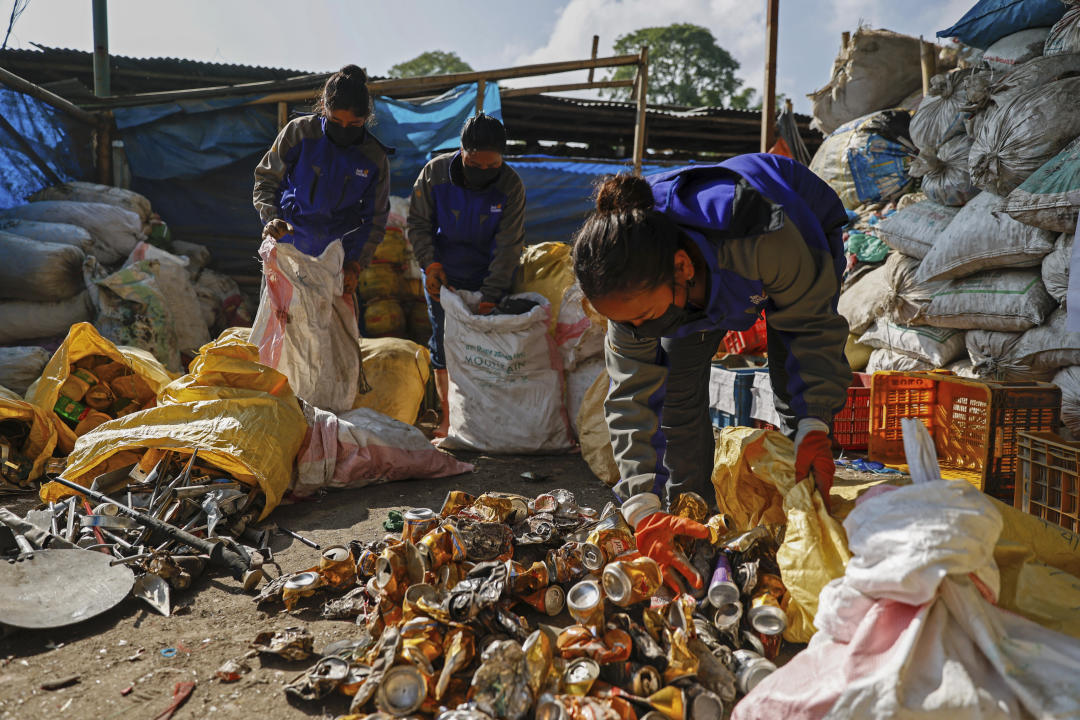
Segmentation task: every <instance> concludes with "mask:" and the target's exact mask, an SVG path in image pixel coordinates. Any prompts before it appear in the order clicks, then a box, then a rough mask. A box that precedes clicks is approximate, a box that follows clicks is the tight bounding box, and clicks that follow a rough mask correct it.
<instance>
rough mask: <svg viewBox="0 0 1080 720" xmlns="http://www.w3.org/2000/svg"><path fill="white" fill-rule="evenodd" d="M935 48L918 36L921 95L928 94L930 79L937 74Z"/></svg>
mask: <svg viewBox="0 0 1080 720" xmlns="http://www.w3.org/2000/svg"><path fill="white" fill-rule="evenodd" d="M936 55H937V48H936V47H935V46H934V44H933V43H928V42H926V41H925V40H923V39H922V35H920V36H919V60H920V61H921V62H922V94H923V97H926V96H927V95H929V94H930V78H932V77H934V75H935V74H936V73H937V57H936Z"/></svg>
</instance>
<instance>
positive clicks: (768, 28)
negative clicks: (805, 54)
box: [761, 0, 780, 152]
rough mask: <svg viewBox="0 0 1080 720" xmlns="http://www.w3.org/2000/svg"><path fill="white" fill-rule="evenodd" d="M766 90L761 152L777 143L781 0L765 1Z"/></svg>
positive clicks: (762, 102)
mask: <svg viewBox="0 0 1080 720" xmlns="http://www.w3.org/2000/svg"><path fill="white" fill-rule="evenodd" d="M765 3H766V14H765V89H764V90H763V91H762V92H763V97H762V98H761V152H769V148H771V147H772V146H773V144H774V143H775V142H776V34H777V30H778V26H779V23H780V0H765Z"/></svg>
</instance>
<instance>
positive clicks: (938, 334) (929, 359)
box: [859, 319, 964, 368]
mask: <svg viewBox="0 0 1080 720" xmlns="http://www.w3.org/2000/svg"><path fill="white" fill-rule="evenodd" d="M859 342H860V343H861V344H863V345H869V346H870V347H872V348H877V349H887V350H892V351H893V352H898V353H902V354H904V355H910V356H911V357H913V358H916V359H918V360H921V361H922V362H924V363H927V364H928V365H930V366H931V367H935V368H939V367H943V366H945V365H946V364H948V363H950V362H952V361H953V360H955V359H956V358H958V357H960V356H961V355H963V354H964V333H963V332H962V331H960V330H953V329H949V328H936V327H906V326H904V325H897V324H896V323H893V322H890V321H888V320H884V319H879V320H878V321H877V322H875V323H874V324H873V325H872V326H870V329H869V330H867V331H866V332H865V333H863V335H862V337H860V338H859Z"/></svg>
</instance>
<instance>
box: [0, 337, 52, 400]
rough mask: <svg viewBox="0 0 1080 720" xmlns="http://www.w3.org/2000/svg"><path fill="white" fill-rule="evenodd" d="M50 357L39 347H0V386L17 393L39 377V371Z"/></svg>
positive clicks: (20, 393) (24, 391) (20, 392)
mask: <svg viewBox="0 0 1080 720" xmlns="http://www.w3.org/2000/svg"><path fill="white" fill-rule="evenodd" d="M50 357H52V356H51V355H50V354H49V353H47V352H45V348H40V347H0V387H6V388H7V389H8V390H12V391H14V392H16V393H18V394H19V395H25V394H26V388H28V387H30V385H31V383H33V382H34V381H35V380H37V379H38V378H39V377H41V371H42V370H44V369H45V364H46V363H47V362H49V358H50Z"/></svg>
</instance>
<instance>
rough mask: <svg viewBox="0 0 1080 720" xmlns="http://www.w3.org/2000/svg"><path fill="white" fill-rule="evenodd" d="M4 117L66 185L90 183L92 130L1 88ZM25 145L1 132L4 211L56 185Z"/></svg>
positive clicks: (0, 112)
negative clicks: (74, 181) (82, 182)
mask: <svg viewBox="0 0 1080 720" xmlns="http://www.w3.org/2000/svg"><path fill="white" fill-rule="evenodd" d="M0 116H3V118H4V119H5V120H7V121H8V122H9V123H10V124H11V126H12V127H13V128H14V129H15V131H16V132H17V133H18V134H19V135H20V136H21V137H22V138H23V139H24V140H25V141H26V142H27V143H28V144H29V145H30V147H32V148H33V150H34V152H35V153H37V155H38V157H40V158H41V159H42V160H44V161H45V164H46V165H47V166H48V167H49V169H51V170H52V171H53V172H54V173H56V175H57V176H59V177H60V179H62V180H85V179H87V178H89V176H90V174H91V170H92V168H93V163H92V160H91V157H90V148H91V140H90V128H89V127H87V126H85V125H83V124H82V123H80V122H78V121H77V120H74V119H72V118H70V117H68V116H67V115H65V114H63V113H62V112H60V111H59V110H57V109H55V108H53V107H52V106H50V105H47V104H46V103H43V102H41V101H40V100H37V99H35V98H32V97H30V96H29V95H25V94H23V93H21V92H18V91H15V90H11V89H9V88H6V87H0ZM51 184H52V183H51V181H50V180H49V179H48V178H47V177H46V176H45V173H44V172H42V170H41V169H40V168H39V167H38V166H37V164H36V163H35V162H34V161H33V160H31V159H30V157H29V156H28V155H27V154H26V151H25V150H24V149H23V147H22V146H21V144H20V143H19V142H18V140H16V139H15V138H14V137H12V136H11V134H10V133H9V132H8V131H7V130H5V129H3V128H0V209H4V208H10V207H15V206H16V205H22V204H23V203H25V202H26V198H27V196H28V195H31V194H33V193H35V192H37V191H38V190H40V189H42V188H43V187H46V186H48V185H51Z"/></svg>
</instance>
